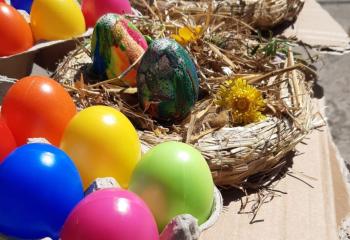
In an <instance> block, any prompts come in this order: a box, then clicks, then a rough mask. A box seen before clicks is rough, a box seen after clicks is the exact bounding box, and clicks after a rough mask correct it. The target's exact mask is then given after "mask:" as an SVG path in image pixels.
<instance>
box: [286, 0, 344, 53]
mask: <svg viewBox="0 0 350 240" xmlns="http://www.w3.org/2000/svg"><path fill="white" fill-rule="evenodd" d="M283 35H284V36H285V37H294V36H295V37H297V39H298V40H301V41H302V42H304V43H305V44H307V45H310V46H311V47H314V48H317V49H320V50H328V51H329V50H330V51H335V52H339V53H345V52H347V51H350V38H349V36H348V34H347V33H346V32H345V30H344V29H343V28H342V27H341V26H340V24H339V23H338V22H336V21H335V20H334V18H333V17H332V16H331V15H330V14H329V13H328V12H327V11H326V10H325V9H323V8H322V7H321V5H320V4H318V3H317V2H316V1H315V0H307V1H305V6H304V8H303V10H302V11H301V13H300V15H299V17H298V18H297V20H296V22H295V23H294V24H293V26H291V27H289V28H288V29H286V30H285V31H284V32H283Z"/></svg>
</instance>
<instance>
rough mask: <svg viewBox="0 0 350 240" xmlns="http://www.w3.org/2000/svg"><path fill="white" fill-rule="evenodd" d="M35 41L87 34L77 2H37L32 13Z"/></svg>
mask: <svg viewBox="0 0 350 240" xmlns="http://www.w3.org/2000/svg"><path fill="white" fill-rule="evenodd" d="M30 20H31V26H32V30H33V34H34V38H35V40H37V41H39V40H60V39H69V38H72V37H76V36H79V35H81V34H82V33H84V32H85V20H84V16H83V13H82V11H81V9H80V6H79V4H78V3H77V2H76V1H75V0H35V1H34V2H33V5H32V10H31V13H30Z"/></svg>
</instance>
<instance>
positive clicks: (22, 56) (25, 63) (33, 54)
mask: <svg viewBox="0 0 350 240" xmlns="http://www.w3.org/2000/svg"><path fill="white" fill-rule="evenodd" d="M92 30H93V29H89V30H88V31H86V32H85V33H84V34H83V35H81V36H80V37H79V38H78V39H82V38H84V37H88V36H90V35H91V34H92ZM75 45H76V42H75V40H58V41H48V42H42V43H38V44H36V45H35V46H33V47H32V48H30V49H28V50H27V51H25V52H22V53H19V54H15V55H12V56H6V57H0V75H4V76H7V77H11V78H22V77H25V76H28V75H30V73H31V71H32V67H33V64H34V62H35V63H37V64H39V65H40V66H42V67H44V68H45V69H48V70H51V71H53V70H54V69H55V67H56V64H57V62H58V61H59V60H61V59H62V58H63V57H64V56H65V55H66V54H67V53H68V52H69V51H71V50H73V49H74V48H75Z"/></svg>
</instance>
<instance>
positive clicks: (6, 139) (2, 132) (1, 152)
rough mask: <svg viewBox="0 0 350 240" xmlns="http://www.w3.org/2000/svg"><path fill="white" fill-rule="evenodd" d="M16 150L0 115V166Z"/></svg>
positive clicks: (10, 134)
mask: <svg viewBox="0 0 350 240" xmlns="http://www.w3.org/2000/svg"><path fill="white" fill-rule="evenodd" d="M15 148H16V142H15V139H14V138H13V135H12V133H11V131H10V129H9V128H8V127H7V124H6V122H5V120H4V119H3V118H2V117H1V114H0V164H1V162H2V160H4V158H5V157H6V156H7V155H8V154H9V153H10V152H12V151H13V150H14V149H15Z"/></svg>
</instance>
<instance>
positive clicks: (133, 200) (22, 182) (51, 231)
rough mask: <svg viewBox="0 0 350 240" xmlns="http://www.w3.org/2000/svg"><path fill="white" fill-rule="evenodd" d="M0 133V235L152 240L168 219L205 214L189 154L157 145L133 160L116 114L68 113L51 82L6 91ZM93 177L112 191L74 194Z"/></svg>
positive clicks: (205, 176) (206, 174)
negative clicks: (111, 181)
mask: <svg viewBox="0 0 350 240" xmlns="http://www.w3.org/2000/svg"><path fill="white" fill-rule="evenodd" d="M166 41H168V40H166ZM165 46H166V45H165ZM151 47H152V45H151ZM156 47H159V46H158V45H156ZM151 49H152V48H151ZM165 49H166V48H165ZM170 56H171V55H170ZM0 136H1V138H0V235H1V234H3V235H6V236H12V237H16V238H21V239H39V238H44V237H50V238H52V239H58V238H61V239H62V240H99V239H106V240H109V239H110V240H112V239H125V240H128V239H130V240H137V239H140V240H141V239H145V240H154V239H159V233H161V232H162V230H163V229H164V227H165V226H166V225H167V224H168V223H169V222H170V220H171V219H172V218H174V217H175V216H177V215H181V214H191V215H193V216H194V217H196V218H197V219H198V222H199V224H201V223H203V222H205V221H206V220H207V219H208V217H209V216H210V214H211V209H212V204H213V192H214V189H213V188H214V184H213V180H212V177H211V173H210V169H209V167H208V165H207V163H206V161H205V159H204V158H203V156H202V155H201V153H200V152H199V151H198V150H196V149H195V148H193V147H192V146H190V145H187V144H184V143H180V142H165V143H162V144H159V145H157V146H155V147H154V148H152V149H150V150H149V151H148V152H146V153H145V154H143V155H142V154H141V143H140V140H139V137H138V134H137V131H136V130H135V128H134V127H133V125H132V123H131V122H130V121H129V120H128V118H127V117H126V116H125V115H123V114H122V113H121V112H119V111H118V110H116V109H115V108H112V107H108V106H92V107H88V108H85V109H83V110H81V111H80V112H77V109H76V107H75V104H74V102H73V99H72V98H71V97H70V95H69V94H68V93H67V92H66V91H65V89H64V88H63V87H62V86H61V85H60V84H59V83H57V82H56V81H54V80H53V79H50V78H47V77H41V76H30V77H25V78H23V79H20V80H19V81H17V82H16V83H15V84H14V85H13V86H12V87H11V88H10V89H9V91H8V92H7V94H6V95H5V97H4V99H3V103H2V108H1V115H0ZM33 138H45V139H47V140H48V141H49V142H50V143H51V144H48V143H37V142H36V143H35V142H29V143H27V140H28V139H33ZM103 177H113V178H115V179H116V181H117V182H118V184H119V186H121V188H111V189H105V190H98V191H96V192H93V193H92V194H89V195H88V196H86V197H84V191H85V190H86V189H88V187H89V185H90V184H91V183H92V182H93V181H94V180H95V179H96V178H103Z"/></svg>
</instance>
